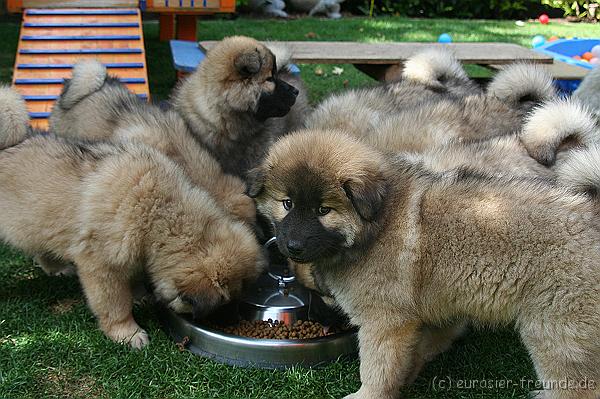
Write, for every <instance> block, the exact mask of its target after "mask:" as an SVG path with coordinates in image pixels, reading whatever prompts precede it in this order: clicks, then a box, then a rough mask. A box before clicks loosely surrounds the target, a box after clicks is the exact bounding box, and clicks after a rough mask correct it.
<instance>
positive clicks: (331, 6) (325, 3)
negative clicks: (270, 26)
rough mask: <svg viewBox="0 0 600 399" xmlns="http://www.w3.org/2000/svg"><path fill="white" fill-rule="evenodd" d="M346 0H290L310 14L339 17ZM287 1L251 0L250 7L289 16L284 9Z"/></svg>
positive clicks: (284, 16) (300, 9)
mask: <svg viewBox="0 0 600 399" xmlns="http://www.w3.org/2000/svg"><path fill="white" fill-rule="evenodd" d="M343 1H344V0H288V2H289V4H290V5H291V6H292V8H294V9H296V10H299V11H304V12H308V15H309V16H313V15H318V14H325V15H327V17H328V18H331V19H338V18H341V17H342V14H341V13H340V9H341V7H340V3H342V2H343ZM285 5H286V3H285V2H284V1H283V0H250V7H251V8H252V9H253V10H255V11H261V12H262V13H263V14H265V15H270V16H273V17H280V18H287V17H288V13H287V12H285V11H284V9H285Z"/></svg>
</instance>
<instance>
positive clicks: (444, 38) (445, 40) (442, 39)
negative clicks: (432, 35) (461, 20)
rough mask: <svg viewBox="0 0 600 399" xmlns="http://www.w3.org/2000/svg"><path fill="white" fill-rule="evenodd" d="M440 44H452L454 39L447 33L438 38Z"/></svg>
mask: <svg viewBox="0 0 600 399" xmlns="http://www.w3.org/2000/svg"><path fill="white" fill-rule="evenodd" d="M438 43H452V37H451V36H450V35H449V34H447V33H442V34H441V35H440V36H439V37H438Z"/></svg>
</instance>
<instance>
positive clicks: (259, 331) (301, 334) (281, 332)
mask: <svg viewBox="0 0 600 399" xmlns="http://www.w3.org/2000/svg"><path fill="white" fill-rule="evenodd" d="M215 327H216V328H218V329H219V330H222V331H223V332H225V333H227V334H233V335H239V336H241V337H249V338H263V339H308V338H318V337H324V336H326V335H331V334H333V333H335V332H337V331H334V330H327V332H326V331H325V329H324V328H323V326H322V325H321V324H320V323H317V322H314V321H307V320H304V321H303V320H298V321H297V322H295V323H294V324H292V325H287V324H283V323H280V322H279V321H278V320H271V319H269V320H267V321H264V320H255V321H248V320H242V321H240V322H239V323H238V324H235V325H232V326H225V327H223V326H215Z"/></svg>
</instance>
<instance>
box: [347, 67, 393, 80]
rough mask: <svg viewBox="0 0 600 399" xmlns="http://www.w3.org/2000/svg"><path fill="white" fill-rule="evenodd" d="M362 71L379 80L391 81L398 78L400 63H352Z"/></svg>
mask: <svg viewBox="0 0 600 399" xmlns="http://www.w3.org/2000/svg"><path fill="white" fill-rule="evenodd" d="M354 67H355V68H356V69H358V70H359V71H361V72H362V73H364V74H366V75H369V76H370V77H372V78H373V79H376V80H379V81H381V82H391V81H394V80H398V79H400V76H401V75H402V64H401V63H398V64H354Z"/></svg>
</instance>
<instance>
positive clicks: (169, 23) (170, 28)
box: [158, 14, 175, 42]
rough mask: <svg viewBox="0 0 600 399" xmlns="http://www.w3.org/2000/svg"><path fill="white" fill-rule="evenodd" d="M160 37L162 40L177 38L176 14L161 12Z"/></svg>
mask: <svg viewBox="0 0 600 399" xmlns="http://www.w3.org/2000/svg"><path fill="white" fill-rule="evenodd" d="M158 21H159V22H158V23H159V31H160V33H159V39H160V41H161V42H167V41H169V40H171V39H174V38H175V15H173V14H160V16H159V20H158Z"/></svg>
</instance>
